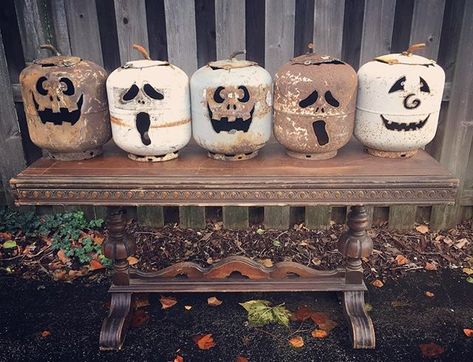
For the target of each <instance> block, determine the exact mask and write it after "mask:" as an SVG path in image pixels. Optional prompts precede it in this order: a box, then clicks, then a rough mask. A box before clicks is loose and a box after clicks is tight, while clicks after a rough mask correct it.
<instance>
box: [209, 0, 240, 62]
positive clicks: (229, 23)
mask: <svg viewBox="0 0 473 362" xmlns="http://www.w3.org/2000/svg"><path fill="white" fill-rule="evenodd" d="M215 32H216V41H217V59H226V58H228V56H229V55H230V54H232V53H233V52H234V51H237V50H244V49H245V0H215ZM240 57H242V58H243V56H240Z"/></svg>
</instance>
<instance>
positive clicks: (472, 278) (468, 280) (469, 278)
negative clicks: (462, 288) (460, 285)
mask: <svg viewBox="0 0 473 362" xmlns="http://www.w3.org/2000/svg"><path fill="white" fill-rule="evenodd" d="M466 281H467V282H468V283H471V284H473V277H471V276H470V277H468V278H466Z"/></svg>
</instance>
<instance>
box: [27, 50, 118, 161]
mask: <svg viewBox="0 0 473 362" xmlns="http://www.w3.org/2000/svg"><path fill="white" fill-rule="evenodd" d="M41 48H47V49H51V50H53V51H54V52H55V56H52V57H48V58H42V59H37V60H34V61H33V64H31V65H30V66H28V67H26V68H25V69H23V71H22V72H21V74H20V85H21V94H22V97H23V103H24V107H25V113H26V120H27V123H28V131H29V134H30V137H31V140H32V141H33V143H34V144H36V145H37V146H39V147H41V148H43V149H45V150H47V152H48V154H49V157H51V158H55V159H59V160H83V159H88V158H92V157H95V156H97V155H99V154H101V153H102V146H103V144H105V143H106V142H107V141H108V140H109V139H110V138H111V131H110V118H109V115H108V105H107V94H106V91H105V80H106V78H107V72H106V71H105V70H104V69H103V68H102V67H100V66H98V65H97V64H95V63H93V62H91V61H88V60H83V59H81V58H79V57H75V56H63V55H60V54H59V53H58V52H57V50H56V49H55V48H54V47H53V46H51V45H49V44H47V45H42V46H41Z"/></svg>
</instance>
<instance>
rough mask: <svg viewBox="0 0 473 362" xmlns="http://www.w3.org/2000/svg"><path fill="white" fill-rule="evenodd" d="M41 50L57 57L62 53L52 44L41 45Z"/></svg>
mask: <svg viewBox="0 0 473 362" xmlns="http://www.w3.org/2000/svg"><path fill="white" fill-rule="evenodd" d="M39 48H40V49H48V50H50V51H52V52H53V53H54V55H56V56H57V57H59V56H61V53H59V51H58V50H57V49H56V47H55V46H54V45H52V44H41V45H40V46H39Z"/></svg>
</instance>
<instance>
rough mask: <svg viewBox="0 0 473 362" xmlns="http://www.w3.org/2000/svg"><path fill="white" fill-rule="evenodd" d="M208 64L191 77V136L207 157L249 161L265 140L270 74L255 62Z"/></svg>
mask: <svg viewBox="0 0 473 362" xmlns="http://www.w3.org/2000/svg"><path fill="white" fill-rule="evenodd" d="M241 53H243V52H236V53H234V54H232V55H231V56H230V58H229V59H225V60H219V61H215V62H211V63H209V64H208V65H206V66H204V67H202V68H200V69H199V70H197V71H196V72H195V73H194V74H193V75H192V77H191V82H190V83H191V98H192V133H193V137H194V139H195V141H196V142H197V143H198V144H199V145H200V146H201V147H203V148H205V149H206V150H208V151H209V153H208V155H209V157H211V158H215V159H219V160H228V161H238V160H245V159H250V158H253V157H255V156H256V155H257V154H258V150H259V149H260V148H261V147H263V146H264V145H265V143H266V142H267V141H268V140H269V138H270V137H271V105H272V95H271V75H270V74H269V73H268V72H267V71H266V70H265V69H263V68H262V67H260V66H258V64H257V63H255V62H251V61H248V60H238V59H236V58H235V57H236V56H237V55H238V54H241Z"/></svg>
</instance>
